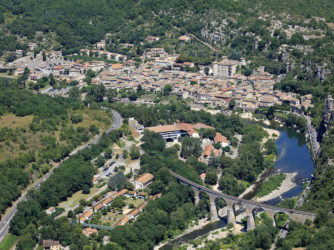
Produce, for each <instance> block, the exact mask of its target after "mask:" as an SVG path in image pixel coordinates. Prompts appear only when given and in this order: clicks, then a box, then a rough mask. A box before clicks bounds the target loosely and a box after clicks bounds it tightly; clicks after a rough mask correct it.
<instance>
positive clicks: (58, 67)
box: [53, 65, 65, 70]
mask: <svg viewBox="0 0 334 250" xmlns="http://www.w3.org/2000/svg"><path fill="white" fill-rule="evenodd" d="M63 68H65V67H64V66H62V65H60V66H56V67H54V68H53V69H55V70H60V69H63Z"/></svg>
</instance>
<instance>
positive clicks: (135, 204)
mask: <svg viewBox="0 0 334 250" xmlns="http://www.w3.org/2000/svg"><path fill="white" fill-rule="evenodd" d="M124 202H125V204H127V205H129V204H133V205H134V206H135V207H138V206H140V205H141V204H143V203H144V202H145V201H144V200H141V199H136V200H134V199H126V200H124Z"/></svg>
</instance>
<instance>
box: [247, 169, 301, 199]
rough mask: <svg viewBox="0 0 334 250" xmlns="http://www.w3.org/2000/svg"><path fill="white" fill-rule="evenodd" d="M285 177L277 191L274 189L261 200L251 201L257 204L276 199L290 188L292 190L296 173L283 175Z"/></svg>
mask: <svg viewBox="0 0 334 250" xmlns="http://www.w3.org/2000/svg"><path fill="white" fill-rule="evenodd" d="M285 175H286V177H285V179H284V181H283V182H282V184H281V186H280V187H279V188H278V189H275V190H274V191H272V192H271V193H270V194H268V195H265V196H263V197H261V198H259V197H255V198H254V199H253V200H254V201H257V202H265V201H269V200H272V199H275V198H277V197H280V196H281V195H282V194H284V193H286V192H288V191H289V190H291V189H292V188H294V187H295V186H296V185H297V184H296V182H295V177H296V175H297V172H295V173H285Z"/></svg>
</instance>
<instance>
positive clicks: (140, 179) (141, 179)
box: [135, 173, 154, 184]
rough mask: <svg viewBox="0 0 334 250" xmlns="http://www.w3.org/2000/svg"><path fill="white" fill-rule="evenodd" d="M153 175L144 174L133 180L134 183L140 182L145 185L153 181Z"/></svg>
mask: <svg viewBox="0 0 334 250" xmlns="http://www.w3.org/2000/svg"><path fill="white" fill-rule="evenodd" d="M153 178H154V175H153V174H151V173H145V174H143V175H141V176H139V177H138V178H137V179H135V181H138V182H141V183H143V184H146V183H148V182H150V181H151V180H153Z"/></svg>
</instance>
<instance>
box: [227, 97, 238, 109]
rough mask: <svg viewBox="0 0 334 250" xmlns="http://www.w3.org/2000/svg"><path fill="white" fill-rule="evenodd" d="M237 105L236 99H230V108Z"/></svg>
mask: <svg viewBox="0 0 334 250" xmlns="http://www.w3.org/2000/svg"><path fill="white" fill-rule="evenodd" d="M235 105H236V102H235V100H234V99H232V100H230V102H229V103H228V108H229V109H230V110H233V109H234V107H235Z"/></svg>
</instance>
